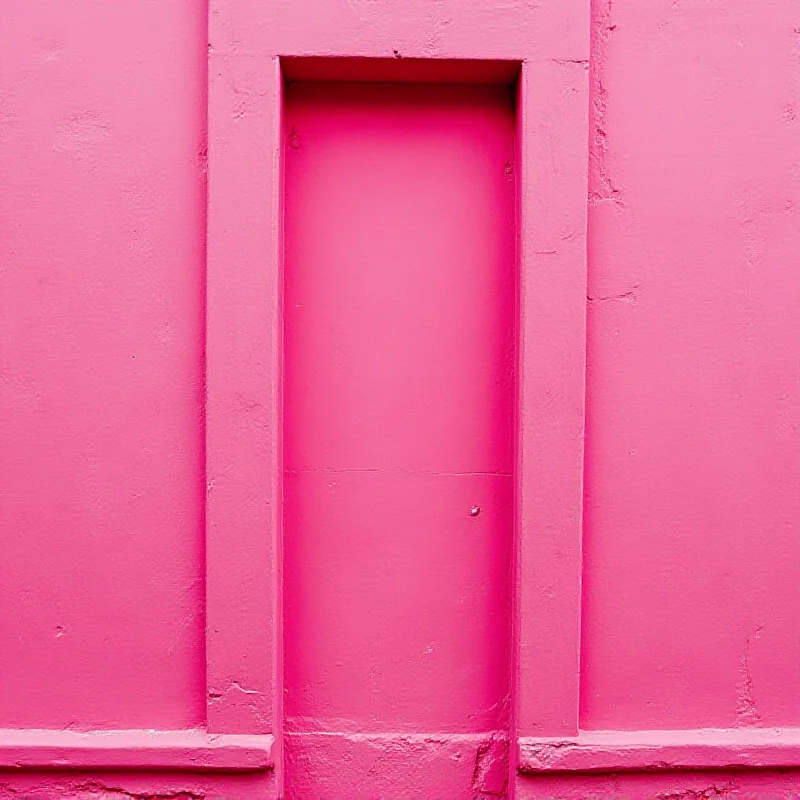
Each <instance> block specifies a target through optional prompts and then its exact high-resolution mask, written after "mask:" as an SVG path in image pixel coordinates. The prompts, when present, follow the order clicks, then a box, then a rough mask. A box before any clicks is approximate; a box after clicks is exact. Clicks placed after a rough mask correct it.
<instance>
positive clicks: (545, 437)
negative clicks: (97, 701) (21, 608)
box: [205, 0, 590, 785]
mask: <svg viewBox="0 0 800 800" xmlns="http://www.w3.org/2000/svg"><path fill="white" fill-rule="evenodd" d="M589 30H590V8H589V2H588V0H564V2H559V3H554V4H550V5H549V6H543V7H538V6H533V5H531V4H527V3H519V4H509V5H507V6H503V7H500V8H488V7H487V4H485V3H483V2H480V0H447V2H443V3H437V4H431V3H429V2H426V0H407V1H406V2H405V3H402V4H388V3H387V4H383V3H374V2H369V1H368V0H353V2H350V3H346V2H344V0H281V1H280V2H271V3H253V2H250V1H249V0H211V3H210V9H209V37H208V38H209V89H208V92H209V94H208V151H207V158H208V203H207V231H208V233H207V289H206V292H207V305H206V420H205V422H206V603H207V605H206V631H207V633H206V654H207V655H206V659H207V696H208V697H207V730H208V733H210V734H250V735H257V736H261V737H266V738H265V741H266V740H267V739H270V737H274V744H275V746H274V749H273V763H274V764H275V767H276V769H277V771H278V781H279V785H280V783H281V724H282V716H283V713H282V703H281V698H282V695H283V689H282V644H281V643H282V630H281V624H282V607H281V604H282V592H281V582H282V509H281V498H282V478H281V476H282V455H281V429H282V396H281V392H282V326H283V323H282V316H281V314H282V308H281V306H282V261H283V259H282V228H283V225H282V196H283V188H282V175H283V169H282V158H283V147H284V145H285V142H286V131H284V130H283V119H282V110H283V87H284V83H285V80H286V79H287V77H289V78H291V77H293V76H295V77H296V76H297V75H298V74H308V75H309V76H310V77H312V78H313V77H314V76H315V75H317V74H324V72H325V69H323V71H322V73H320V71H319V70H320V65H322V67H323V68H324V67H325V66H326V65H328V66H329V65H331V64H333V63H334V62H333V61H327V60H326V59H331V58H338V59H340V60H342V59H345V61H340V63H342V64H344V67H345V68H346V67H347V66H348V65H353V64H356V61H355V59H357V60H358V61H359V62H360V66H359V69H361V67H364V66H366V68H367V70H368V71H371V74H372V75H377V76H382V75H384V74H385V73H386V70H387V69H388V70H389V71H390V72H391V70H397V69H398V66H397V63H396V62H398V61H401V60H405V61H406V65H409V64H418V65H419V66H420V69H419V74H418V75H417V77H416V78H415V80H421V81H436V82H439V81H440V80H442V77H441V76H442V75H443V74H446V73H447V72H448V69H449V66H448V65H452V63H453V62H462V64H463V62H467V63H473V64H474V66H475V68H476V69H477V72H478V73H480V74H487V70H488V73H491V72H492V66H491V64H492V63H494V64H496V65H500V66H501V69H500V70H499V72H500V73H503V69H502V65H503V64H506V65H508V64H513V65H515V69H514V73H515V74H516V77H515V79H514V80H515V85H516V98H517V102H516V125H517V163H516V164H515V165H513V169H514V171H515V173H516V176H517V186H518V192H517V215H518V219H517V234H518V264H517V272H518V280H519V283H518V305H519V313H518V367H517V368H518V373H517V400H518V409H517V425H516V436H517V441H516V447H517V464H516V475H515V482H516V500H515V506H516V507H515V537H514V539H515V548H514V549H515V573H516V576H515V582H514V619H513V625H514V631H515V634H514V649H515V653H514V658H513V662H514V679H513V683H512V692H513V697H512V708H513V712H512V717H513V727H514V730H513V731H512V735H513V736H515V737H516V738H517V739H518V738H519V737H526V736H528V737H530V736H535V737H537V738H539V737H574V736H576V735H577V734H578V715H579V690H580V685H579V684H580V617H581V572H582V558H581V549H582V542H581V540H582V511H583V452H584V446H583V440H584V419H585V413H584V405H585V372H586V370H585V363H586V217H587V191H588V186H587V183H588V148H589V70H588V66H589ZM409 60H411V61H409ZM517 65H518V66H517ZM409 68H410V67H408V66H403V67H402V69H409ZM298 70H299V71H300V72H299V73H298ZM304 70H305V72H304ZM412 71H413V70H412ZM467 72H469V69H467ZM460 74H465V73H463V71H462V73H460ZM504 74H505V73H504ZM379 79H382V78H379ZM457 79H458V78H456V80H457ZM496 80H497V81H498V82H503V81H506V80H508V77H507V76H506V77H501V78H498V79H496ZM470 82H471V79H470ZM270 741H272V740H271V739H270ZM512 752H515V748H512ZM512 761H514V762H516V758H512ZM516 766H517V765H516V763H514V764H512V770H514V771H516Z"/></svg>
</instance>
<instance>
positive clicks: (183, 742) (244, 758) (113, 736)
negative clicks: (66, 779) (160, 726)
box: [0, 729, 275, 772]
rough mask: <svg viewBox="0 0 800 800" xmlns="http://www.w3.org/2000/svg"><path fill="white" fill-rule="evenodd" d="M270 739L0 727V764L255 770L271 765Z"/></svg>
mask: <svg viewBox="0 0 800 800" xmlns="http://www.w3.org/2000/svg"><path fill="white" fill-rule="evenodd" d="M274 739H275V737H274V736H272V735H271V734H262V735H244V734H212V733H207V732H206V731H204V730H181V731H155V730H116V731H90V732H81V731H63V730H18V729H14V730H11V729H5V730H3V729H0V770H66V771H69V770H94V769H103V770H117V771H130V770H165V771H170V772H184V771H185V772H256V771H259V770H268V769H271V768H272V767H273V758H272V747H273V744H274Z"/></svg>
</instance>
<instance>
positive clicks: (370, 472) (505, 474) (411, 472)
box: [284, 469, 511, 478]
mask: <svg viewBox="0 0 800 800" xmlns="http://www.w3.org/2000/svg"><path fill="white" fill-rule="evenodd" d="M314 473H318V474H323V475H339V474H356V475H374V474H390V475H440V476H442V477H446V478H466V477H469V476H470V475H486V476H490V477H498V478H510V477H511V473H510V472H438V471H437V470H429V469H287V470H284V474H285V475H305V474H314Z"/></svg>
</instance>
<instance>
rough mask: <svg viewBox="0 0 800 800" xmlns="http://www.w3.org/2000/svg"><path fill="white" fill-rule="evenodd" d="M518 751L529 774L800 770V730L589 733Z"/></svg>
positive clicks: (530, 743) (523, 743) (526, 742)
mask: <svg viewBox="0 0 800 800" xmlns="http://www.w3.org/2000/svg"><path fill="white" fill-rule="evenodd" d="M518 747H519V756H518V771H519V772H520V773H523V774H535V773H557V772H669V771H677V770H738V769H786V768H793V767H794V768H800V728H735V729H703V730H685V731H586V732H582V733H580V734H579V735H578V736H576V737H574V738H550V739H537V738H528V737H525V738H521V739H520V740H519V743H518Z"/></svg>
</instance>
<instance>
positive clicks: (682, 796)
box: [656, 784, 733, 800]
mask: <svg viewBox="0 0 800 800" xmlns="http://www.w3.org/2000/svg"><path fill="white" fill-rule="evenodd" d="M732 790H733V786H732V785H730V784H729V785H727V786H717V785H716V784H714V786H709V787H708V788H707V789H679V790H677V791H670V792H659V793H658V794H657V795H656V798H657V799H658V800H708V798H710V797H729V796H730V792H731V791H732Z"/></svg>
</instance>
